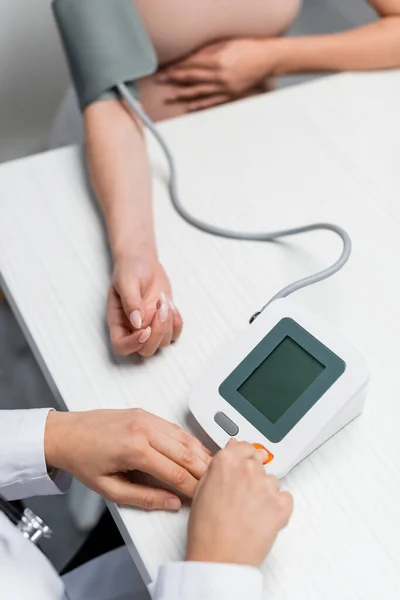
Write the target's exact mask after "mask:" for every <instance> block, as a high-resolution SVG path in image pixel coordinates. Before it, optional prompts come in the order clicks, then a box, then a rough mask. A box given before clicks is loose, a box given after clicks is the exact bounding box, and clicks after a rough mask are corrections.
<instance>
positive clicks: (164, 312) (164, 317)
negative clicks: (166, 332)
mask: <svg viewBox="0 0 400 600" xmlns="http://www.w3.org/2000/svg"><path fill="white" fill-rule="evenodd" d="M160 300H161V306H160V308H159V311H158V315H159V318H160V321H161V323H166V322H167V321H168V303H167V298H166V296H165V294H164V292H161V294H160Z"/></svg>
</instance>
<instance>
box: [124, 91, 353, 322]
mask: <svg viewBox="0 0 400 600" xmlns="http://www.w3.org/2000/svg"><path fill="white" fill-rule="evenodd" d="M116 87H117V91H118V92H119V94H120V96H121V97H122V98H123V99H124V100H125V101H126V103H127V104H128V105H129V106H130V108H131V109H132V110H133V111H134V112H135V113H136V114H137V116H138V117H139V119H140V120H141V121H142V122H143V124H144V125H145V126H146V127H147V128H148V129H149V131H151V133H152V134H153V135H154V137H155V138H156V140H157V141H158V143H159V144H160V146H161V147H162V149H163V151H164V153H165V156H166V158H167V161H168V165H169V169H170V182H169V187H170V196H171V201H172V204H173V206H174V208H175V210H176V211H177V212H178V214H179V215H180V216H181V217H182V219H184V220H185V221H186V222H187V223H189V224H190V225H192V226H193V227H196V228H197V229H200V230H201V231H204V232H206V233H210V234H212V235H216V236H219V237H224V238H230V239H235V240H247V241H258V242H274V241H276V240H279V239H281V238H284V237H288V236H292V235H298V234H301V233H310V232H312V231H320V230H325V231H331V232H333V233H336V234H337V235H338V236H340V238H341V240H342V242H343V249H342V253H341V255H340V257H339V258H338V260H337V261H336V262H335V263H334V264H333V265H331V266H330V267H327V268H326V269H323V270H322V271H319V272H318V273H315V274H313V275H309V276H308V277H304V278H303V279H299V280H298V281H295V282H294V283H291V284H290V285H287V286H286V287H284V288H283V289H281V290H280V291H279V292H278V293H277V294H275V296H273V297H272V298H271V299H270V300H269V301H268V302H267V303H266V304H264V306H263V307H262V308H261V309H260V310H259V311H258V312H257V313H255V314H254V315H253V316H252V317H251V319H250V322H252V321H253V320H254V319H255V318H256V317H257V316H258V315H259V314H260V313H261V312H262V311H263V310H264V309H265V308H266V307H267V306H268V305H269V304H271V302H273V301H274V300H278V299H279V298H286V296H289V295H290V294H293V292H296V291H298V290H301V289H302V288H305V287H307V286H309V285H312V284H313V283H318V282H319V281H322V280H323V279H327V277H331V276H332V275H334V274H335V273H337V272H338V271H339V270H340V269H341V268H342V267H343V266H344V265H345V264H346V262H347V261H348V260H349V258H350V254H351V239H350V236H349V234H348V233H347V231H345V230H344V229H343V228H342V227H339V225H334V224H331V223H312V224H311V225H303V226H301V227H294V228H292V229H281V230H279V231H271V232H267V233H265V232H255V233H251V232H242V231H234V230H229V229H224V228H223V227H218V226H217V225H210V224H209V223H204V222H203V221H201V220H200V219H197V218H196V217H194V216H193V215H191V214H190V213H189V212H188V211H187V210H186V208H185V207H184V206H183V204H182V203H181V201H180V198H179V193H178V178H177V170H176V165H175V160H174V158H173V156H172V153H171V151H170V149H169V147H168V145H167V143H166V141H165V140H164V138H163V136H162V135H161V134H160V133H159V131H158V130H157V128H156V126H155V125H154V123H153V122H152V121H151V119H150V118H149V117H148V116H147V114H146V113H145V112H144V111H143V110H142V108H141V107H140V104H139V103H138V102H137V100H136V99H135V98H134V97H133V96H132V94H131V93H130V91H129V89H128V88H127V86H126V85H125V84H123V83H121V84H119V85H117V86H116Z"/></svg>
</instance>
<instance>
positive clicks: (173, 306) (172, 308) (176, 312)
mask: <svg viewBox="0 0 400 600" xmlns="http://www.w3.org/2000/svg"><path fill="white" fill-rule="evenodd" d="M169 305H170V307H171V310H172V314H173V315H177V314H179V312H178V309H177V308H176V306H175V304H174V303H173V302H172V300H170V301H169Z"/></svg>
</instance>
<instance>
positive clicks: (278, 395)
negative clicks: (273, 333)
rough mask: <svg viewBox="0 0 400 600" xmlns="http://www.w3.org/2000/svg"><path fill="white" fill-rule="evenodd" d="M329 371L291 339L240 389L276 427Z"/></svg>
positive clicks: (281, 344) (283, 341) (261, 365)
mask: <svg viewBox="0 0 400 600" xmlns="http://www.w3.org/2000/svg"><path fill="white" fill-rule="evenodd" d="M324 370H325V366H324V365H323V364H322V363H320V362H319V360H317V359H316V358H315V357H314V356H312V355H311V354H310V353H309V352H307V351H306V350H304V348H302V347H301V346H300V345H299V344H298V343H297V342H295V341H294V340H293V339H292V338H290V337H289V336H287V337H285V338H284V339H283V340H282V342H281V343H280V344H279V345H278V346H277V347H276V348H275V350H273V351H272V352H271V354H270V355H269V356H267V358H266V359H265V360H264V361H263V362H262V363H261V364H260V365H259V366H258V367H257V368H256V369H255V371H253V373H252V374H251V375H250V377H248V378H247V379H246V381H244V383H242V385H241V386H240V387H239V388H238V392H239V394H240V395H241V396H243V398H245V399H246V400H247V401H248V402H250V404H252V406H254V408H256V409H257V410H258V411H259V412H260V413H261V414H262V415H264V417H266V418H267V419H268V420H269V421H270V422H271V423H276V422H277V421H278V420H279V419H280V418H281V417H282V415H284V414H285V412H286V411H287V410H289V408H291V406H293V404H294V403H295V402H296V400H297V399H298V398H299V397H300V396H301V395H302V394H303V392H305V390H306V389H307V388H308V387H310V385H311V384H312V383H314V381H315V380H316V379H317V378H318V377H319V375H321V373H322V372H323V371H324Z"/></svg>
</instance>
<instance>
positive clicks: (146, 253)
mask: <svg viewBox="0 0 400 600" xmlns="http://www.w3.org/2000/svg"><path fill="white" fill-rule="evenodd" d="M112 254H113V263H114V268H115V267H117V266H118V265H121V264H123V263H132V262H140V263H141V264H145V265H153V264H154V263H156V262H158V254H157V247H156V245H155V243H154V244H151V243H150V242H149V241H146V242H144V243H143V244H139V243H136V244H127V245H126V246H123V247H119V248H118V249H115V250H114V251H113V253H112Z"/></svg>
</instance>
